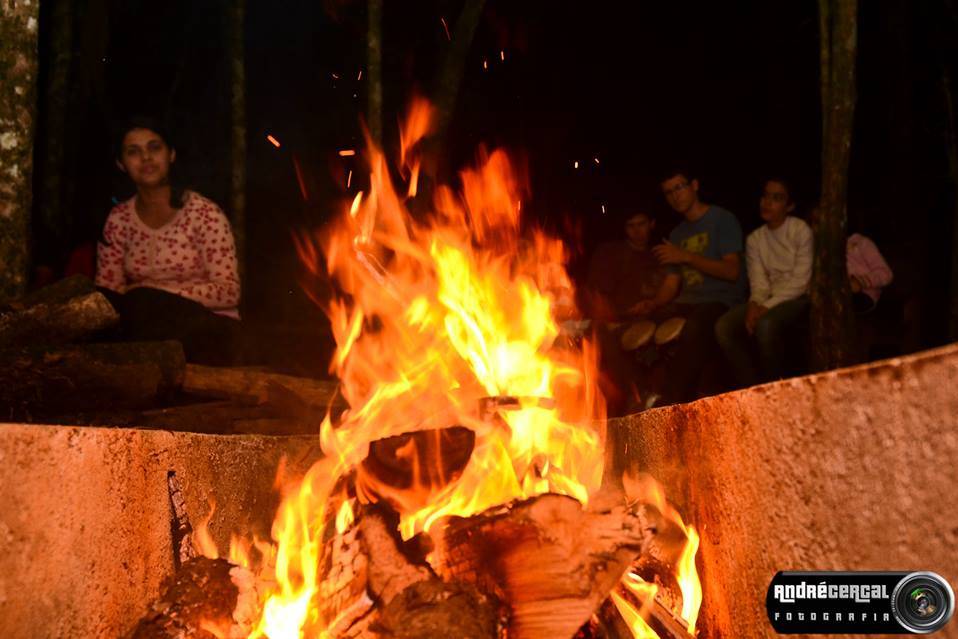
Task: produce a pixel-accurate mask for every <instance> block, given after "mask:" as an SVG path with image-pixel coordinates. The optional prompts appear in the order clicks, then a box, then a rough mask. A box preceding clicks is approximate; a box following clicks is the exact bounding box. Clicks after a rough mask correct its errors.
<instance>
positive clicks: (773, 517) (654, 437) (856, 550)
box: [610, 345, 958, 639]
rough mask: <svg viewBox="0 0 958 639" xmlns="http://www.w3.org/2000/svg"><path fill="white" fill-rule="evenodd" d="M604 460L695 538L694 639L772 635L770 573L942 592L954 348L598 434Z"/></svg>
mask: <svg viewBox="0 0 958 639" xmlns="http://www.w3.org/2000/svg"><path fill="white" fill-rule="evenodd" d="M610 445H611V448H612V455H613V457H614V458H615V462H614V464H613V472H615V473H621V471H622V470H624V469H625V468H627V467H632V468H635V469H643V470H645V471H647V472H649V473H651V474H652V475H654V476H655V477H656V478H657V479H658V480H659V481H660V482H662V483H663V484H664V485H665V487H666V490H667V492H668V496H669V498H670V500H671V501H672V502H673V503H675V504H676V505H677V506H678V508H679V510H680V512H681V513H682V514H683V515H684V516H685V518H686V521H687V522H691V523H692V524H694V525H695V526H696V527H697V528H698V529H699V531H700V533H701V535H702V545H701V548H700V553H699V555H700V559H699V562H698V566H699V570H700V572H701V573H702V575H703V580H704V584H703V586H704V600H705V603H704V607H703V615H704V620H703V622H702V624H701V625H702V629H703V632H704V636H707V637H724V638H726V639H733V638H734V639H748V638H751V637H773V636H778V635H776V634H775V633H774V632H773V631H772V629H771V627H770V625H769V623H768V620H767V617H766V614H765V593H766V588H767V586H768V583H769V580H770V578H771V577H772V575H774V574H775V572H777V571H779V570H933V571H936V572H938V573H939V574H941V575H942V576H944V577H945V578H946V579H948V580H949V581H950V583H951V584H952V586H953V587H958V463H956V462H958V345H952V346H949V347H945V348H940V349H937V350H932V351H928V352H925V353H921V354H918V355H914V356H909V357H905V358H899V359H892V360H887V361H884V362H879V363H876V364H873V365H868V366H861V367H855V368H849V369H844V370H840V371H836V372H832V373H828V374H823V375H813V376H809V377H802V378H796V379H791V380H786V381H782V382H777V383H773V384H766V385H763V386H757V387H754V388H750V389H747V390H743V391H739V392H734V393H728V394H725V395H720V396H717V397H711V398H707V399H702V400H699V401H697V402H694V403H691V404H686V405H681V406H675V407H669V408H663V409H658V410H653V411H648V412H645V413H641V414H638V415H634V416H630V417H627V418H623V419H620V420H613V421H612V422H610ZM936 636H941V637H958V622H956V621H955V620H952V622H951V623H950V624H949V626H948V627H946V629H945V630H944V631H943V632H941V633H940V634H939V635H936Z"/></svg>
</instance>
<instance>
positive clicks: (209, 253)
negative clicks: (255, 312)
mask: <svg viewBox="0 0 958 639" xmlns="http://www.w3.org/2000/svg"><path fill="white" fill-rule="evenodd" d="M185 199H186V203H185V204H184V205H183V208H181V209H180V210H179V211H177V213H176V215H175V216H174V217H173V219H172V220H170V221H169V222H167V223H166V224H164V225H163V226H162V227H160V228H158V229H153V228H150V227H149V226H147V225H146V224H144V223H143V221H142V220H141V219H140V216H139V215H137V213H136V204H135V202H136V197H135V196H134V197H132V198H130V199H129V200H127V201H125V202H123V203H121V204H119V205H117V206H115V207H114V208H113V210H112V211H110V214H109V216H107V218H106V224H105V225H104V226H103V237H102V238H101V240H100V242H99V244H97V263H96V284H97V286H102V287H104V288H108V289H110V290H113V291H117V292H118V293H125V292H126V291H128V290H130V289H131V288H134V287H137V286H148V287H151V288H157V289H161V290H164V291H167V292H169V293H174V294H176V295H180V296H182V297H185V298H187V299H190V300H193V301H194V302H199V303H200V304H202V305H203V306H205V307H207V308H208V309H210V310H211V311H213V312H214V313H217V314H219V315H225V316H227V317H232V318H235V319H239V309H238V308H237V307H238V306H239V299H240V281H239V272H238V269H237V263H236V246H235V244H234V242H233V233H232V231H231V230H230V223H229V220H227V219H226V216H225V215H224V214H223V211H222V210H221V209H220V207H218V206H217V205H216V204H214V203H213V202H212V201H210V200H208V199H206V198H205V197H203V196H202V195H200V194H198V193H193V192H192V191H188V192H187V194H186V196H185Z"/></svg>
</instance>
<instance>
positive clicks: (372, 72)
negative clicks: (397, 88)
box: [366, 0, 383, 147]
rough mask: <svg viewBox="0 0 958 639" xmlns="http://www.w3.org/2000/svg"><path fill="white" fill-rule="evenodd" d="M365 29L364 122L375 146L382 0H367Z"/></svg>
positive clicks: (379, 129) (379, 137)
mask: <svg viewBox="0 0 958 639" xmlns="http://www.w3.org/2000/svg"><path fill="white" fill-rule="evenodd" d="M367 12H368V26H367V31H366V67H367V69H366V78H367V79H366V82H367V83H368V85H369V89H368V90H367V92H366V124H367V125H368V126H369V136H370V137H371V138H372V140H373V142H375V143H376V145H377V146H380V147H382V143H383V0H369V3H368V8H367Z"/></svg>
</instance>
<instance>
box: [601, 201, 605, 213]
mask: <svg viewBox="0 0 958 639" xmlns="http://www.w3.org/2000/svg"><path fill="white" fill-rule="evenodd" d="M602 215H605V204H603V205H602Z"/></svg>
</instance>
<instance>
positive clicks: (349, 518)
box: [336, 499, 356, 535]
mask: <svg viewBox="0 0 958 639" xmlns="http://www.w3.org/2000/svg"><path fill="white" fill-rule="evenodd" d="M351 501H352V500H350V499H346V500H344V501H343V505H342V506H340V507H339V512H338V513H336V532H337V533H339V534H340V535H341V534H343V533H344V532H346V531H347V530H348V529H349V527H350V526H352V525H353V520H355V518H356V516H355V515H354V514H353V506H352V504H351V503H350V502H351Z"/></svg>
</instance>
